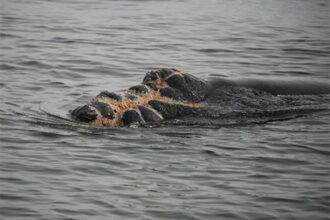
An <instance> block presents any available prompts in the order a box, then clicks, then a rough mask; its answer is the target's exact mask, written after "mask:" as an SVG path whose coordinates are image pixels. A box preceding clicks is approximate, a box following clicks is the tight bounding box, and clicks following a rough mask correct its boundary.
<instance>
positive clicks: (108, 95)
mask: <svg viewBox="0 0 330 220" xmlns="http://www.w3.org/2000/svg"><path fill="white" fill-rule="evenodd" d="M96 97H106V98H109V99H113V100H116V101H119V102H120V101H121V100H122V97H121V96H120V95H118V94H116V93H114V92H108V91H102V92H101V93H100V94H98V95H97V96H96Z"/></svg>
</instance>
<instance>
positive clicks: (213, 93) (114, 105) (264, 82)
mask: <svg viewBox="0 0 330 220" xmlns="http://www.w3.org/2000/svg"><path fill="white" fill-rule="evenodd" d="M329 88H330V86H329V85H328V84H327V83H323V82H317V81H306V80H298V79H290V80H284V79H233V80H230V79H225V78H212V79H209V80H208V81H206V80H202V79H199V78H196V77H194V76H192V75H190V74H186V73H181V72H179V71H178V70H175V69H159V70H155V71H151V72H149V73H147V74H146V76H145V77H144V79H143V82H142V84H141V85H137V86H133V87H131V88H129V89H128V90H124V91H121V92H119V93H117V94H116V93H112V92H107V91H104V92H101V93H100V94H99V95H98V96H97V97H96V98H95V99H94V100H93V101H92V102H91V103H90V104H87V105H84V106H82V107H77V108H76V109H74V110H73V111H71V113H70V114H71V116H72V118H73V119H75V120H77V121H81V122H87V123H90V124H92V125H97V126H109V127H121V126H125V125H131V124H134V125H135V126H136V125H145V124H146V126H148V125H151V124H154V125H155V124H162V122H160V121H164V124H172V125H211V126H214V125H221V124H222V123H228V121H231V123H234V121H240V123H241V121H245V122H244V123H247V122H253V123H256V122H265V121H273V120H284V119H288V118H292V117H293V118H295V117H298V116H299V115H301V114H306V113H308V112H313V111H319V110H328V109H329V106H328V105H325V104H324V103H329ZM142 107H143V109H141V108H142ZM289 115H290V116H289ZM256 119H258V120H256ZM225 121H227V122H225Z"/></svg>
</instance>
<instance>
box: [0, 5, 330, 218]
mask: <svg viewBox="0 0 330 220" xmlns="http://www.w3.org/2000/svg"><path fill="white" fill-rule="evenodd" d="M329 50H330V46H329V2H328V1H326V0H325V1H323V0H315V1H307V0H306V1H304V0H299V1H298V0H292V1H286V0H285V1H284V0H269V1H258V0H252V1H243V0H233V1H225V0H219V1H215V0H213V1H212V0H206V1H197V0H196V1H193V0H187V1H186V0H183V1H182V0H173V1H170V0H164V1H105V0H103V1H102V0H99V1H87V0H86V1H85V0H80V1H66V0H62V1H45V0H43V1H41V0H31V1H19V0H2V1H0V51H1V52H0V92H1V96H0V131H1V132H0V219H33V220H34V219H299V220H300V219H329V214H330V208H329V207H330V193H329V191H330V185H329V177H330V169H329V153H330V151H329V143H330V138H329V132H330V122H329V117H330V113H329V111H317V112H311V113H309V114H304V115H296V117H290V118H288V119H289V120H286V119H285V118H282V120H271V121H268V122H262V123H255V122H253V121H239V122H235V123H224V124H222V125H221V124H218V125H217V126H211V127H208V126H205V125H203V126H187V125H186V126H184V125H174V124H168V125H163V126H157V127H153V128H148V127H146V128H98V127H91V126H87V125H81V124H76V123H72V122H70V121H67V120H64V119H63V118H65V117H66V116H67V113H68V110H70V109H73V108H74V107H76V106H79V105H82V104H85V103H86V102H88V101H89V100H90V99H91V98H92V97H94V96H95V95H97V94H98V93H99V92H100V91H102V90H109V91H117V90H120V89H125V88H128V87H130V86H132V85H136V84H138V83H140V82H141V80H142V78H143V76H144V74H145V72H147V71H149V70H150V69H153V68H157V67H173V68H177V69H179V70H181V71H183V72H188V73H191V74H193V75H195V76H197V77H202V78H204V77H217V76H223V77H255V78H258V77H280V78H285V77H298V78H303V79H316V80H322V81H327V82H329Z"/></svg>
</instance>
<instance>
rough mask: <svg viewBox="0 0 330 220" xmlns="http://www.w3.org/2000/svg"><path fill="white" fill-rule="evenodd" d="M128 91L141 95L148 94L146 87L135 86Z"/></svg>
mask: <svg viewBox="0 0 330 220" xmlns="http://www.w3.org/2000/svg"><path fill="white" fill-rule="evenodd" d="M128 90H130V91H132V92H134V93H137V94H141V93H148V92H149V89H148V87H147V86H146V85H137V86H132V87H131V88H129V89H128Z"/></svg>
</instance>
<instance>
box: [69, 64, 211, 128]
mask: <svg viewBox="0 0 330 220" xmlns="http://www.w3.org/2000/svg"><path fill="white" fill-rule="evenodd" d="M208 94H209V85H208V83H207V82H206V81H204V80H201V79H199V78H196V77H194V76H192V75H190V74H185V73H181V72H180V71H177V70H175V69H159V70H156V71H151V72H148V73H147V74H146V76H145V77H144V79H143V81H142V83H141V84H140V85H136V86H133V87H131V88H129V89H128V90H125V91H121V92H118V93H113V92H108V91H103V92H101V93H100V94H99V95H97V96H96V98H95V99H94V100H93V101H92V102H91V103H90V104H87V105H84V106H81V107H78V108H76V109H74V110H73V111H71V116H72V118H73V119H75V120H77V121H81V122H86V123H89V124H92V125H96V126H109V127H121V126H126V125H130V124H132V123H139V124H143V123H147V122H156V121H160V120H164V119H169V118H174V117H178V116H183V115H189V114H194V113H195V112H198V111H199V110H200V109H201V108H202V107H204V106H206V105H207V104H206V103H204V102H203V100H205V98H206V97H207V95H208Z"/></svg>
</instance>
